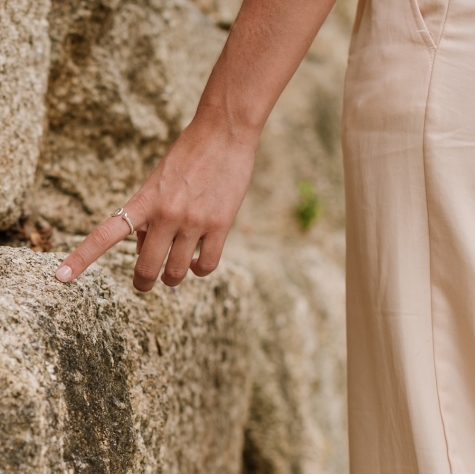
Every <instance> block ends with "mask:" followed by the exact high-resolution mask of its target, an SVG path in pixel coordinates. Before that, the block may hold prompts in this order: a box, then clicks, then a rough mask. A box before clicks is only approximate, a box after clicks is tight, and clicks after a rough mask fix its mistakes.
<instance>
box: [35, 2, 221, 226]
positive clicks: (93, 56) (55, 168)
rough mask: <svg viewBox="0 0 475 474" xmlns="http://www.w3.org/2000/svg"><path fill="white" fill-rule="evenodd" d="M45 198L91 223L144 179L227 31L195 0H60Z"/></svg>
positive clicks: (67, 221) (50, 209) (53, 207)
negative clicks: (199, 6) (204, 11)
mask: <svg viewBox="0 0 475 474" xmlns="http://www.w3.org/2000/svg"><path fill="white" fill-rule="evenodd" d="M48 19H49V22H50V29H49V33H50V37H51V70H50V75H49V85H48V93H47V96H46V102H47V108H48V112H47V119H48V123H49V127H48V130H47V133H46V135H45V139H44V147H43V150H42V156H41V167H40V170H39V171H40V173H39V180H40V183H39V184H40V187H39V190H38V194H37V199H36V202H37V208H38V211H39V212H40V214H41V215H42V216H43V217H44V218H46V220H47V221H49V222H50V223H51V224H53V225H55V226H56V227H58V228H60V229H62V230H65V231H68V232H71V233H83V234H84V233H87V232H89V231H90V229H91V228H92V227H93V225H95V224H97V223H99V222H100V221H102V220H103V219H104V217H105V216H107V210H108V209H115V208H117V207H118V206H120V205H122V204H123V203H124V202H125V201H126V200H127V199H128V198H129V197H130V196H131V194H132V193H133V192H134V191H136V190H137V189H138V187H139V186H140V184H141V183H142V182H143V180H144V179H145V177H146V176H147V175H148V173H149V172H150V170H151V169H152V168H153V166H154V165H156V163H157V162H158V159H159V158H160V157H161V156H162V155H163V154H164V153H165V151H166V149H167V147H168V146H169V145H170V144H171V142H172V141H173V140H174V139H175V138H176V137H177V135H178V134H179V133H180V131H181V129H182V128H183V127H184V126H185V125H186V124H187V123H188V122H189V121H190V120H191V118H192V117H193V114H194V112H195V108H196V105H197V98H198V97H199V94H200V92H201V91H202V89H203V87H204V84H205V81H206V79H207V77H208V75H209V72H210V70H211V66H212V64H213V62H214V61H215V60H216V57H217V55H218V54H219V52H220V50H221V47H222V45H223V43H224V40H225V37H226V35H225V34H224V33H223V32H222V31H220V30H219V29H218V28H215V27H214V25H213V24H212V23H211V21H210V20H209V19H207V17H206V16H204V15H203V14H202V13H201V12H200V11H199V9H198V8H197V7H196V6H195V5H193V4H192V3H190V2H187V1H180V0H150V1H145V0H135V1H130V0H108V1H104V0H82V1H73V0H69V1H64V0H53V1H52V7H51V12H50V14H49V18H48Z"/></svg>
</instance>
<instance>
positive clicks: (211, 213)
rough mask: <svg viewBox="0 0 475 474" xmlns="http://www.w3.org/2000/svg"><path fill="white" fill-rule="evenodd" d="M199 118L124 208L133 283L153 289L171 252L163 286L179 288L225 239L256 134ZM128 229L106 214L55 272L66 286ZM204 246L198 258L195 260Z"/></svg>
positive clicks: (207, 264) (210, 265)
mask: <svg viewBox="0 0 475 474" xmlns="http://www.w3.org/2000/svg"><path fill="white" fill-rule="evenodd" d="M218 115H219V114H217V113H216V112H214V113H213V116H214V119H213V120H211V121H209V120H207V119H202V118H201V116H200V115H199V114H198V117H199V118H198V119H195V120H194V121H193V122H192V123H191V124H190V125H189V126H188V127H187V128H186V129H185V130H184V131H183V133H182V134H181V135H180V137H179V138H178V139H177V141H176V142H175V143H174V145H173V146H172V147H171V149H170V150H169V151H168V153H167V154H166V155H165V157H164V158H163V159H162V160H161V162H160V163H159V165H158V166H157V167H156V168H155V170H154V171H153V172H152V174H151V175H150V176H149V178H148V179H147V180H146V181H145V183H144V184H143V186H142V187H141V189H140V190H139V191H138V192H137V193H136V194H135V195H134V196H133V197H132V198H131V199H130V200H129V201H128V202H127V204H125V205H124V210H125V212H127V214H128V217H129V219H130V221H131V222H132V223H133V225H134V227H135V230H136V231H137V237H138V240H137V253H138V254H139V257H138V259H137V263H136V265H135V274H134V286H135V288H137V290H139V291H150V290H151V289H152V287H153V285H154V283H155V281H156V280H157V278H158V276H159V273H160V269H161V267H162V264H163V262H164V260H165V258H166V256H167V254H168V252H169V251H170V253H169V256H168V260H167V263H166V267H165V270H164V272H163V274H162V276H161V279H162V281H163V282H164V283H165V284H166V285H169V286H176V285H178V284H179V283H180V282H181V281H182V280H183V278H184V277H185V276H186V273H187V271H188V269H189V268H191V270H192V271H193V272H194V273H195V274H196V275H198V276H205V275H208V274H209V273H211V272H212V271H213V270H214V269H215V268H216V267H217V265H218V263H219V260H220V257H221V253H222V250H223V246H224V241H225V239H226V236H227V234H228V232H229V229H230V227H231V224H232V222H233V220H234V218H235V216H236V214H237V211H238V209H239V207H240V205H241V203H242V200H243V198H244V195H245V193H246V190H247V188H248V186H249V182H250V178H251V174H252V169H253V165H254V155H255V148H256V145H257V138H258V137H257V136H255V137H254V138H252V139H250V138H249V135H248V134H246V138H245V139H244V136H243V135H242V134H240V133H236V131H235V130H233V129H232V127H230V126H229V124H227V120H226V119H225V118H223V117H219V116H218ZM129 232H130V229H129V226H128V225H127V223H126V221H125V220H123V219H122V218H117V217H110V218H109V219H107V220H106V221H105V222H104V223H103V224H101V225H100V226H99V227H97V228H96V229H95V230H93V231H92V232H91V233H90V234H89V235H88V236H87V237H86V239H85V240H84V242H83V243H82V244H81V245H79V247H78V248H77V249H76V250H75V251H74V252H73V253H72V254H71V255H69V256H68V257H67V258H66V260H65V261H64V262H63V263H62V264H61V266H60V267H59V268H58V270H57V273H56V276H57V278H58V279H59V280H61V281H64V282H67V281H71V280H73V279H74V278H76V277H77V276H78V275H80V274H81V273H82V272H83V271H84V270H85V269H86V268H87V267H88V266H89V265H90V264H91V263H93V262H94V261H95V260H97V259H98V258H99V257H100V256H101V255H102V254H103V253H105V252H106V251H107V250H108V249H109V248H111V247H112V246H114V245H115V244H117V243H118V242H120V241H121V240H122V239H124V238H125V237H126V236H127V235H128V234H129ZM199 241H201V247H200V253H199V258H198V259H193V254H194V251H195V249H196V247H197V244H198V242H199Z"/></svg>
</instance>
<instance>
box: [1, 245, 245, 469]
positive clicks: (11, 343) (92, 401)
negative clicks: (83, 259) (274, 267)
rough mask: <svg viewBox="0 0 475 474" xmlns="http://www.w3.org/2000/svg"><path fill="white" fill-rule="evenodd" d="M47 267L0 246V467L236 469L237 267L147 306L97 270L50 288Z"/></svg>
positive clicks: (241, 338) (240, 427)
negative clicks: (0, 395)
mask: <svg viewBox="0 0 475 474" xmlns="http://www.w3.org/2000/svg"><path fill="white" fill-rule="evenodd" d="M117 255H118V254H117ZM120 258H121V257H120V256H116V264H117V262H118V260H117V259H119V260H120ZM57 264H58V257H57V256H56V255H54V254H37V253H34V252H32V251H31V250H28V249H11V248H8V247H0V288H2V291H1V294H0V331H1V337H0V390H1V393H2V397H0V426H1V430H0V472H1V473H5V474H6V473H9V474H11V473H35V474H36V473H39V472H45V473H48V472H51V473H52V472H55V473H57V472H71V473H72V472H76V473H90V474H101V473H114V474H120V473H131V474H132V473H133V474H138V473H157V472H166V473H173V474H174V473H177V474H178V473H179V474H182V473H190V474H192V473H203V472H207V473H216V474H217V473H238V472H240V465H241V455H242V454H241V453H242V445H243V433H244V425H245V422H246V420H247V413H248V406H247V405H248V401H249V398H250V396H249V393H250V381H251V379H252V370H250V368H252V364H251V360H250V354H251V353H252V352H253V351H252V344H253V342H252V341H253V337H252V332H250V331H249V329H250V328H251V326H250V324H249V322H248V319H249V317H250V314H249V311H248V308H246V306H245V304H246V302H247V301H249V296H248V295H249V288H250V287H249V283H248V281H247V279H246V277H245V275H244V276H243V274H242V273H241V274H240V273H239V272H236V271H234V270H232V268H231V269H230V268H229V266H228V268H226V269H225V268H222V269H221V270H220V271H219V272H218V273H217V274H216V275H214V276H213V277H212V278H209V279H207V280H198V279H193V280H191V279H190V280H188V282H187V283H186V284H184V285H182V286H181V287H180V289H179V290H178V291H176V292H172V291H166V290H164V289H163V288H162V289H160V290H156V291H155V292H154V294H153V297H152V298H153V304H152V302H151V300H149V304H146V303H144V301H142V300H140V299H139V298H138V297H137V296H135V295H134V294H133V293H132V292H131V291H130V290H127V289H126V288H124V287H118V286H117V285H116V284H115V283H114V281H113V280H112V279H111V278H110V277H108V276H107V275H106V274H105V273H104V272H103V271H102V270H101V269H100V268H99V267H97V266H94V267H92V268H91V269H89V270H88V271H87V272H86V273H85V274H84V275H83V276H82V277H81V278H79V279H78V280H77V281H74V282H72V283H70V284H67V285H64V284H61V283H59V282H58V281H56V280H55V279H54V276H53V275H54V269H55V266H56V265H57Z"/></svg>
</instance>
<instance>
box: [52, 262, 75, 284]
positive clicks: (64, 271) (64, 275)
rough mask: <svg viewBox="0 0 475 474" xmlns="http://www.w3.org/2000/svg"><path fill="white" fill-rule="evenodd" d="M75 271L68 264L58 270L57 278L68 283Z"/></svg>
mask: <svg viewBox="0 0 475 474" xmlns="http://www.w3.org/2000/svg"><path fill="white" fill-rule="evenodd" d="M72 273H73V271H72V270H71V267H68V266H67V265H64V267H61V268H60V269H59V270H58V271H57V272H56V278H57V279H58V280H59V281H62V282H63V283H67V282H68V281H69V279H70V278H71V274H72Z"/></svg>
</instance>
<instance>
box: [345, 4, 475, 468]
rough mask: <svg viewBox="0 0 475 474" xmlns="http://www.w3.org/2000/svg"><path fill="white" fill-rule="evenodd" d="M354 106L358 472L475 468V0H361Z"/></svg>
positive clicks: (350, 278) (349, 124)
mask: <svg viewBox="0 0 475 474" xmlns="http://www.w3.org/2000/svg"><path fill="white" fill-rule="evenodd" d="M343 115H344V119H343V147H344V165H345V187H346V206H347V337H348V385H349V387H348V392H349V435H350V459H351V461H350V464H351V474H402V473H404V474H416V473H417V474H475V0H360V4H359V7H358V13H357V18H356V23H355V28H354V33H353V38H352V45H351V49H350V58H349V67H348V73H347V78H346V86H345V102H344V114H343Z"/></svg>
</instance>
